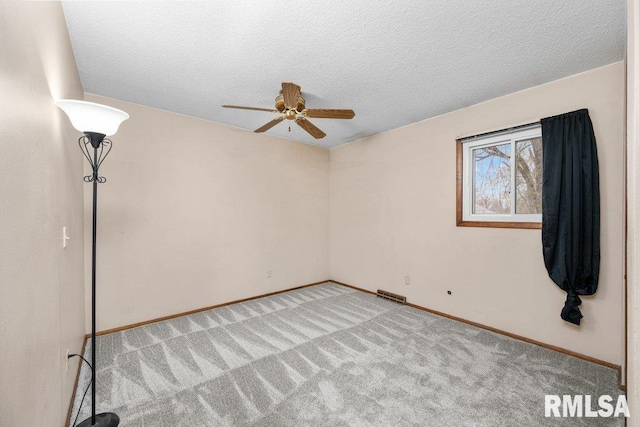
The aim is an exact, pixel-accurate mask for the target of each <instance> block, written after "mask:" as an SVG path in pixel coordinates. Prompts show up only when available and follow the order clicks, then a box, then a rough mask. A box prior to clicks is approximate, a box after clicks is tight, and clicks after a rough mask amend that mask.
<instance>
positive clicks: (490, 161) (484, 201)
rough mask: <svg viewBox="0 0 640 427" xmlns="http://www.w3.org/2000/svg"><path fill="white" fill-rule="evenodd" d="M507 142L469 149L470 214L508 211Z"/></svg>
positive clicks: (509, 191)
mask: <svg viewBox="0 0 640 427" xmlns="http://www.w3.org/2000/svg"><path fill="white" fill-rule="evenodd" d="M510 159H511V144H510V143H509V144H501V145H492V146H490V147H483V148H477V149H475V150H473V161H474V176H473V213H475V214H508V213H510V212H511V160H510Z"/></svg>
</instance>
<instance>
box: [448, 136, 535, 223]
mask: <svg viewBox="0 0 640 427" xmlns="http://www.w3.org/2000/svg"><path fill="white" fill-rule="evenodd" d="M457 157H458V158H457V187H458V188H457V192H458V194H457V205H458V206H457V224H458V225H459V226H470V227H508V228H540V227H541V221H542V134H541V130H540V124H535V125H529V126H522V127H518V128H514V129H510V130H505V131H500V132H493V133H490V134H485V135H480V136H475V137H470V138H464V139H462V140H458V147H457Z"/></svg>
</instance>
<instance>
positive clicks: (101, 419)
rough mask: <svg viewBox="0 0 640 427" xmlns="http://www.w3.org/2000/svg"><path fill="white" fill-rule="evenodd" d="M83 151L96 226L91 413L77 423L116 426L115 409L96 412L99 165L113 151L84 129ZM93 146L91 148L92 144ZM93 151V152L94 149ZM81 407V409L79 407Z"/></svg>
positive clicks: (106, 142) (98, 135) (108, 143)
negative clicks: (90, 171)
mask: <svg viewBox="0 0 640 427" xmlns="http://www.w3.org/2000/svg"><path fill="white" fill-rule="evenodd" d="M78 144H79V145H80V149H81V150H82V153H83V154H84V156H85V157H86V158H87V160H88V161H89V164H90V165H91V169H92V173H91V175H87V176H85V177H84V181H85V182H91V183H93V227H92V229H93V230H92V242H91V366H92V369H91V417H90V418H87V419H86V420H84V421H82V422H81V423H80V424H78V427H90V426H99V427H116V426H117V425H118V424H119V423H120V418H119V417H118V416H117V415H116V414H114V413H113V412H104V413H101V414H97V415H96V237H97V230H98V184H99V183H100V184H102V183H104V182H106V179H105V178H104V177H102V176H99V175H98V169H100V165H101V164H102V162H103V161H104V159H105V158H106V157H107V155H108V154H109V151H111V144H112V143H111V140H109V139H107V138H105V135H104V134H101V133H95V132H85V134H84V136H82V137H80V139H79V140H78ZM89 146H91V148H93V150H91V148H89ZM92 151H93V153H92ZM78 410H80V409H78Z"/></svg>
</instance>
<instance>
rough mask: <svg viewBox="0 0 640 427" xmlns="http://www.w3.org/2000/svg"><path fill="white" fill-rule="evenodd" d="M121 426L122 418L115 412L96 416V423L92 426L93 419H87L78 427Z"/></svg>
mask: <svg viewBox="0 0 640 427" xmlns="http://www.w3.org/2000/svg"><path fill="white" fill-rule="evenodd" d="M118 424H120V417H119V416H117V415H116V414H114V413H113V412H103V413H102V414H96V423H95V424H91V417H89V418H87V419H86V420H84V421H83V422H81V423H80V424H78V425H77V426H76V427H92V426H97V427H117V425H118Z"/></svg>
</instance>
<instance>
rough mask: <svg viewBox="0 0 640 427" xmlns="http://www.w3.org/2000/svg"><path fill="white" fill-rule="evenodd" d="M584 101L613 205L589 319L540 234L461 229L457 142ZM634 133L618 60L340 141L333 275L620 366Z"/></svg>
mask: <svg viewBox="0 0 640 427" xmlns="http://www.w3.org/2000/svg"><path fill="white" fill-rule="evenodd" d="M425 102H429V101H428V100H425ZM578 108H588V109H589V111H590V115H591V118H592V121H593V124H594V127H595V132H596V138H597V142H598V154H599V160H600V172H601V182H600V185H601V187H600V188H601V204H602V235H601V244H602V262H601V274H600V287H599V289H598V292H597V294H596V295H595V296H594V297H585V298H583V305H582V312H583V314H584V316H585V318H584V319H583V322H582V325H581V326H580V327H576V326H573V325H571V324H569V323H567V322H564V321H562V320H561V319H560V310H561V309H562V307H563V304H564V300H565V295H566V294H565V293H564V292H563V291H561V290H560V289H559V288H558V287H557V286H556V285H555V284H554V283H553V282H552V281H551V280H550V279H549V278H548V275H547V272H546V270H545V268H544V263H543V259H542V250H541V243H540V241H541V233H540V230H514V229H495V228H489V229H483V228H466V227H456V225H455V206H456V202H455V191H456V186H455V172H456V171H455V157H456V154H455V150H456V147H455V145H456V144H455V141H456V138H458V137H460V136H467V135H471V134H474V133H480V132H484V131H488V130H498V129H501V128H505V127H508V126H509V125H514V124H521V123H526V122H531V121H534V120H537V119H540V118H542V117H547V116H550V115H555V114H560V113H564V112H568V111H572V110H575V109H578ZM623 129H624V68H623V64H622V63H616V64H612V65H609V66H606V67H603V68H599V69H596V70H592V71H589V72H586V73H583V74H579V75H576V76H572V77H569V78H566V79H562V80H559V81H556V82H552V83H549V84H545V85H542V86H538V87H535V88H532V89H529V90H525V91H522V92H518V93H514V94H511V95H508V96H504V97H501V98H498V99H494V100H492V101H489V102H485V103H482V104H478V105H475V106H472V107H468V108H465V109H462V110H459V111H455V112H452V113H449V114H445V115H442V116H439V117H436V118H433V119H429V120H425V121H423V122H420V123H417V124H413V125H410V126H406V127H403V128H400V129H396V130H392V131H389V132H386V133H384V134H380V135H377V136H373V137H370V138H367V139H364V140H361V141H358V142H355V143H351V144H348V145H344V146H341V147H337V148H334V149H332V150H331V171H330V179H331V189H330V191H331V214H330V215H331V218H330V232H331V240H330V256H331V278H332V279H335V280H338V281H341V282H345V283H348V284H352V285H355V286H360V287H363V288H366V289H369V290H376V289H378V288H382V289H386V290H389V291H392V292H397V293H400V294H403V295H406V296H407V297H408V300H409V301H410V302H412V303H415V304H419V305H422V306H425V307H428V308H431V309H434V310H438V311H442V312H445V313H449V314H452V315H454V316H458V317H461V318H465V319H468V320H472V321H475V322H479V323H482V324H485V325H488V326H492V327H495V328H499V329H502V330H505V331H509V332H512V333H515V334H519V335H522V336H525V337H528V338H532V339H535V340H539V341H542V342H545V343H548V344H552V345H556V346H558V347H562V348H565V349H569V350H573V351H576V352H579V353H583V354H586V355H589V356H592V357H596V358H598V359H602V360H605V361H608V362H612V363H615V364H620V363H621V356H622V350H621V348H622V345H621V339H622V335H621V334H622V332H621V328H622V316H623V313H622V277H623V274H622V269H623V258H622V256H623V221H622V220H623V192H624V185H623V184H624V182H623V152H624V151H623V137H624V131H623ZM405 275H410V276H411V285H409V286H406V285H405V284H404V277H405ZM448 290H451V292H452V295H447V291H448Z"/></svg>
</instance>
